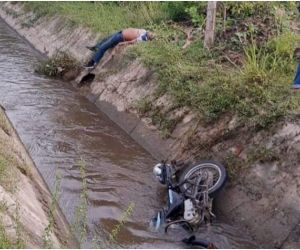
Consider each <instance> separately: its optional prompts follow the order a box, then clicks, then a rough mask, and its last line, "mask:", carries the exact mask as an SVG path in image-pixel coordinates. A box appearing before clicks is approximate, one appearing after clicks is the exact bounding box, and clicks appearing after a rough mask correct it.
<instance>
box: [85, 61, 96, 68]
mask: <svg viewBox="0 0 300 250" xmlns="http://www.w3.org/2000/svg"><path fill="white" fill-rule="evenodd" d="M95 66H96V63H95V62H94V61H93V60H90V61H89V62H88V63H86V64H84V65H83V66H82V67H84V68H86V69H93V68H95Z"/></svg>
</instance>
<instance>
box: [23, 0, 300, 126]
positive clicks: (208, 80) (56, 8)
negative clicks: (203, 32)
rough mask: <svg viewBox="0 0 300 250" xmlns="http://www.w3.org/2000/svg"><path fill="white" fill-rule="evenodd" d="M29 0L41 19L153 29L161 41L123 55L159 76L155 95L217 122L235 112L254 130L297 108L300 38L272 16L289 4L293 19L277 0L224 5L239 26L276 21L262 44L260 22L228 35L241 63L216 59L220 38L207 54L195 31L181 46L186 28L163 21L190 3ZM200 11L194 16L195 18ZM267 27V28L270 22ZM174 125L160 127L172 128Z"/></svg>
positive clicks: (103, 30) (99, 27) (105, 28)
mask: <svg viewBox="0 0 300 250" xmlns="http://www.w3.org/2000/svg"><path fill="white" fill-rule="evenodd" d="M24 5H25V9H27V10H32V11H34V12H35V14H36V15H38V16H45V15H48V16H53V15H54V14H59V15H61V16H62V17H64V19H65V20H67V22H69V23H70V24H74V23H76V24H81V25H84V26H85V27H88V28H91V29H92V30H94V31H96V32H97V33H100V34H103V35H107V34H110V33H111V32H113V31H115V30H120V29H123V28H126V27H130V26H134V27H145V28H149V29H151V30H153V31H154V32H156V33H157V34H158V38H157V39H156V40H154V41H151V42H148V43H144V44H136V45H134V46H131V47H129V48H128V50H127V52H126V53H127V56H126V58H127V59H128V58H130V59H131V60H133V59H135V58H141V59H142V62H143V63H144V64H145V65H146V66H148V67H150V68H151V70H153V71H155V72H156V73H157V75H158V79H157V81H158V88H157V91H156V96H160V95H162V94H164V93H167V94H169V95H170V96H171V97H172V98H173V100H174V102H175V105H176V106H177V107H180V106H187V107H189V108H190V109H192V110H194V111H195V112H197V113H198V114H199V115H200V116H201V117H202V118H203V120H204V121H209V122H211V121H215V120H217V119H219V118H220V116H221V115H222V114H224V113H230V114H236V115H238V117H239V120H240V122H242V123H244V124H246V125H247V126H248V127H249V128H251V129H261V128H266V127H268V125H269V124H271V123H273V122H276V121H277V120H278V119H279V118H281V117H283V116H285V115H286V114H288V113H289V112H290V111H293V110H297V109H298V107H299V106H300V105H299V97H298V95H297V96H296V95H294V94H293V93H292V92H291V90H290V85H291V82H292V80H293V75H294V73H295V67H296V61H295V60H294V61H293V56H292V52H293V49H294V47H295V46H296V45H297V44H298V43H299V42H300V39H299V36H298V35H295V34H293V33H292V32H291V31H290V30H289V29H288V28H286V22H284V21H283V20H282V19H283V18H282V17H280V19H279V18H277V17H276V15H275V14H274V6H275V5H276V6H281V7H284V8H286V10H287V11H286V12H287V14H285V16H284V18H285V19H286V20H288V19H289V18H291V16H292V14H293V13H292V11H293V10H294V9H293V8H294V5H286V4H285V3H281V2H279V3H269V4H268V6H264V8H262V6H261V4H260V3H255V2H251V3H246V2H245V3H240V4H239V5H235V4H233V3H232V2H228V3H227V8H228V11H229V12H228V19H230V18H234V17H238V22H239V23H240V22H242V20H243V19H246V18H250V19H249V20H251V18H253V17H254V18H260V20H264V18H265V17H268V18H270V19H271V22H272V26H271V31H270V29H269V30H268V32H269V33H266V34H265V36H266V37H265V40H266V41H267V42H265V43H264V44H258V43H257V37H258V31H259V30H260V28H259V27H261V26H258V25H260V24H259V23H258V22H254V23H253V24H252V25H248V26H247V27H248V28H247V30H244V31H242V32H237V33H233V34H231V39H229V40H228V41H229V44H231V43H232V44H231V45H232V46H234V44H238V46H237V49H239V50H240V51H237V52H238V53H240V54H241V56H242V57H243V58H244V60H243V66H242V67H240V66H233V65H229V64H224V63H223V64H222V63H219V62H218V58H219V56H220V55H222V54H224V53H226V51H224V48H225V47H224V46H225V44H223V43H224V41H222V40H218V39H217V41H218V42H216V44H215V47H214V48H213V49H211V50H210V51H206V50H204V49H203V41H202V38H200V37H199V35H196V36H195V37H194V41H193V43H192V45H191V46H189V47H188V48H187V49H186V50H182V49H181V47H182V46H183V44H184V42H185V36H184V33H183V32H181V31H180V30H182V29H183V28H182V27H180V26H179V25H176V24H172V25H169V24H166V22H165V21H167V20H168V18H169V17H170V16H172V15H174V13H173V14H172V13H171V12H172V11H174V10H175V9H176V11H178V9H179V12H180V11H182V9H183V8H184V6H185V5H181V4H177V5H176V6H175V5H174V6H175V7H176V8H175V7H174V6H173V5H172V4H168V7H166V6H167V5H166V4H162V3H159V2H124V3H123V2H105V3H104V2H93V3H91V2H26V3H25V4H24ZM186 6H187V7H188V8H192V7H193V6H190V5H189V6H188V5H186ZM195 6H196V7H197V6H198V7H197V8H200V9H201V8H202V9H203V4H202V5H201V4H199V5H196V3H195ZM172 8H175V9H172ZM253 8H257V9H259V10H260V11H259V13H258V12H257V15H256V16H255V13H253V11H251V10H252V9H253ZM218 11H219V12H218V13H222V11H221V10H218ZM241 13H243V16H241ZM291 13H292V14H291ZM195 15H196V14H195V13H194V14H193V17H192V18H197V17H194V16H195ZM221 20H222V18H221V16H220V15H219V14H218V15H217V24H218V26H217V29H221V27H219V22H220V21H221ZM252 20H253V19H252ZM227 25H228V24H227ZM263 28H264V29H266V32H267V28H268V25H267V24H266V25H265V26H263ZM217 33H218V30H217ZM233 38H235V39H233ZM265 40H264V41H265ZM228 41H226V46H227V45H228ZM152 113H153V112H152ZM156 113H157V112H156ZM162 115H163V114H162ZM152 118H154V124H159V125H160V126H161V124H162V123H161V121H159V117H158V115H154V116H153V115H152ZM155 118H158V120H157V121H155ZM172 124H173V123H170V124H167V125H166V126H163V129H169V128H170V130H172V129H173V127H174V126H173V125H172Z"/></svg>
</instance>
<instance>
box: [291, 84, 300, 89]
mask: <svg viewBox="0 0 300 250" xmlns="http://www.w3.org/2000/svg"><path fill="white" fill-rule="evenodd" d="M292 89H300V84H293V85H292Z"/></svg>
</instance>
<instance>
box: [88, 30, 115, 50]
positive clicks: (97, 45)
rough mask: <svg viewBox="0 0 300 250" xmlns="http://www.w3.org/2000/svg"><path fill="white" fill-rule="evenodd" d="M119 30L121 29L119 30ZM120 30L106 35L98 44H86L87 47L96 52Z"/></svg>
mask: <svg viewBox="0 0 300 250" xmlns="http://www.w3.org/2000/svg"><path fill="white" fill-rule="evenodd" d="M118 32H119V31H118ZM118 32H115V33H114V34H112V35H110V36H107V37H104V38H103V39H102V40H100V41H99V42H98V43H97V44H96V45H94V46H86V48H87V49H89V50H91V51H93V52H96V51H97V50H98V49H99V48H100V46H101V45H102V44H103V43H104V42H106V41H107V40H108V39H110V38H111V37H112V36H114V35H116V34H117V33H118Z"/></svg>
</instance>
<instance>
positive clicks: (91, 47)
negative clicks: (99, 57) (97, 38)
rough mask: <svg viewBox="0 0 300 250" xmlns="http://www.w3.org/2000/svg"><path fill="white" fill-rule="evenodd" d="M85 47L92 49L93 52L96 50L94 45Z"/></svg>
mask: <svg viewBox="0 0 300 250" xmlns="http://www.w3.org/2000/svg"><path fill="white" fill-rule="evenodd" d="M86 48H87V49H89V50H91V51H93V52H96V51H97V49H96V47H95V46H86Z"/></svg>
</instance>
